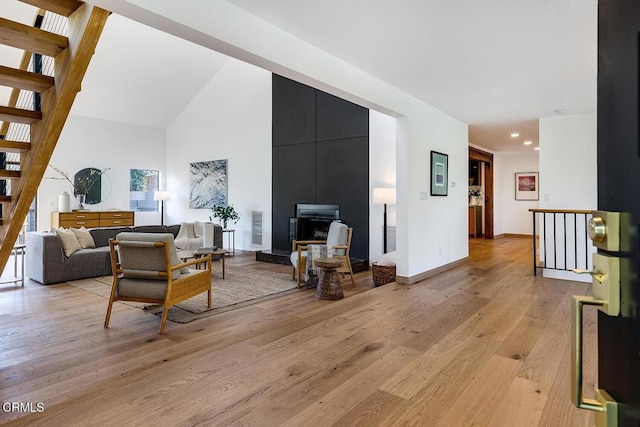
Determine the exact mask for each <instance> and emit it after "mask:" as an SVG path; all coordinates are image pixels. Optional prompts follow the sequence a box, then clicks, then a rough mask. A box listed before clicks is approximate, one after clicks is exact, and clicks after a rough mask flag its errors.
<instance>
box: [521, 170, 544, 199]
mask: <svg viewBox="0 0 640 427" xmlns="http://www.w3.org/2000/svg"><path fill="white" fill-rule="evenodd" d="M515 185H516V200H538V199H539V194H538V192H539V189H538V172H516V182H515Z"/></svg>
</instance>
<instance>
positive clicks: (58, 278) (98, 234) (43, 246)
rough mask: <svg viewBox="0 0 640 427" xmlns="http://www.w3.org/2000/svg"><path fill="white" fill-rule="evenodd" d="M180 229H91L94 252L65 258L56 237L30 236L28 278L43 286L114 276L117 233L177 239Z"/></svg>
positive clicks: (217, 237)
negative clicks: (164, 235) (111, 243)
mask: <svg viewBox="0 0 640 427" xmlns="http://www.w3.org/2000/svg"><path fill="white" fill-rule="evenodd" d="M179 230H180V225H170V226H165V225H140V226H136V227H107V228H91V229H89V232H90V233H91V236H92V237H93V240H94V241H95V243H96V247H95V249H81V250H79V251H77V252H74V253H73V254H72V255H71V256H70V257H66V256H65V255H64V252H63V250H62V244H61V243H60V240H59V239H58V236H57V235H56V234H55V233H51V232H40V231H34V232H30V233H27V248H26V275H27V277H29V278H30V279H32V280H35V281H36V282H39V283H42V284H43V285H50V284H53V283H62V282H66V281H69V280H78V279H86V278H89V277H100V276H108V275H110V274H111V256H110V254H109V239H111V238H115V237H116V235H117V234H118V233H121V232H125V231H133V232H138V233H171V234H173V236H174V237H175V236H177V234H178V231H179ZM214 244H215V245H216V246H218V247H222V227H220V226H219V225H216V226H215V229H214Z"/></svg>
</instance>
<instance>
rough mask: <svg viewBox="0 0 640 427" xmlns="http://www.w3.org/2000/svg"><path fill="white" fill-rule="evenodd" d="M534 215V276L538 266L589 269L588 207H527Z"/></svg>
mask: <svg viewBox="0 0 640 427" xmlns="http://www.w3.org/2000/svg"><path fill="white" fill-rule="evenodd" d="M529 212H532V214H533V275H534V276H536V275H537V271H538V268H543V269H549V270H562V271H571V270H573V269H586V270H591V267H592V261H591V253H592V252H593V244H592V243H591V241H590V240H589V235H588V226H589V220H590V219H591V213H592V212H593V211H591V210H573V209H529Z"/></svg>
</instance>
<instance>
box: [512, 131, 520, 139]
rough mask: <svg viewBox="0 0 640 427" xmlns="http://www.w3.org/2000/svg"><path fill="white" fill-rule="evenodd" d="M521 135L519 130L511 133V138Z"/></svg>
mask: <svg viewBox="0 0 640 427" xmlns="http://www.w3.org/2000/svg"><path fill="white" fill-rule="evenodd" d="M519 136H520V134H519V133H518V132H514V133H512V134H511V138H517V137H519Z"/></svg>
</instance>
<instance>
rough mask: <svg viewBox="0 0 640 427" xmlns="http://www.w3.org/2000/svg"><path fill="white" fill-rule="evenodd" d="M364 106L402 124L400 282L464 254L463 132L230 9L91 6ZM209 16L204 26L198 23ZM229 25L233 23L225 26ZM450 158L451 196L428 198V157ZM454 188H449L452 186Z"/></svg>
mask: <svg viewBox="0 0 640 427" xmlns="http://www.w3.org/2000/svg"><path fill="white" fill-rule="evenodd" d="M89 2H90V3H92V4H95V5H98V6H101V7H104V8H106V9H109V10H111V11H113V12H115V13H119V14H121V15H123V16H126V17H128V18H130V19H134V20H136V21H138V22H142V23H144V24H146V25H150V26H152V27H155V28H158V29H160V30H162V31H166V32H168V33H171V34H174V35H176V36H178V37H182V38H185V39H187V40H191V41H193V42H195V43H198V44H200V45H202V46H206V47H209V48H211V49H214V50H217V51H219V52H222V53H225V54H227V55H229V56H232V57H236V58H239V59H241V60H243V61H246V62H248V63H251V64H254V65H257V66H259V67H262V68H264V69H267V70H269V71H273V72H276V73H278V74H280V75H283V76H285V77H288V78H291V79H294V80H297V81H299V82H301V83H304V84H307V85H310V86H312V87H315V88H317V89H320V90H323V91H325V92H328V93H330V94H333V95H336V96H339V97H341V98H344V99H346V100H349V101H352V102H355V103H357V104H359V105H362V106H364V107H367V108H370V109H375V110H377V111H380V112H383V113H385V114H389V115H391V116H394V117H399V119H398V121H397V139H396V144H397V145H396V147H397V151H396V175H397V193H398V198H397V235H396V237H397V252H398V265H397V271H398V275H399V276H401V277H409V278H410V277H414V276H417V275H419V274H420V273H422V272H425V271H428V270H430V269H433V268H435V267H439V266H441V265H443V264H447V263H451V262H453V261H457V260H459V259H461V258H464V257H466V256H467V255H468V245H467V209H466V206H467V201H468V196H467V191H466V190H467V185H464V183H466V182H467V144H468V137H467V135H468V131H467V125H465V124H464V123H462V122H460V121H459V120H456V119H454V118H452V117H450V116H448V115H447V114H445V113H443V112H441V111H439V110H437V109H435V108H433V107H432V106H430V105H428V104H426V103H424V102H422V101H420V100H418V99H416V98H415V97H413V96H411V95H408V94H406V93H405V92H402V91H401V90H399V89H397V88H395V87H393V86H391V85H389V84H387V83H385V82H383V81H381V80H379V79H377V78H374V77H373V76H371V75H369V74H367V73H365V72H363V71H361V70H359V69H357V68H356V67H354V66H352V65H350V64H348V63H346V62H344V61H342V60H340V59H338V58H336V57H334V56H331V55H329V54H327V53H326V52H324V51H322V50H321V49H318V48H317V47H315V46H312V45H311V44H309V43H307V42H304V41H303V40H300V39H297V38H295V37H293V36H292V35H291V34H289V33H287V32H285V31H282V30H280V29H278V28H276V27H274V26H272V25H270V24H268V23H266V22H264V21H262V20H260V19H259V18H257V17H255V16H254V15H251V14H249V13H247V12H245V11H244V10H242V9H240V8H238V7H236V6H234V5H232V4H230V3H227V2H208V1H202V0H201V1H197V2H195V3H196V4H194V5H193V7H181V6H178V5H177V3H176V2H174V1H173V0H154V1H149V0H90V1H89ZM204 17H206V19H203V18H204ZM230 23H231V24H230ZM431 150H436V151H440V152H443V153H446V154H448V155H449V180H450V187H451V188H450V189H449V196H448V197H430V196H429V152H430V151H431ZM454 182H455V183H456V184H457V187H453V185H452V184H453V183H454Z"/></svg>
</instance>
